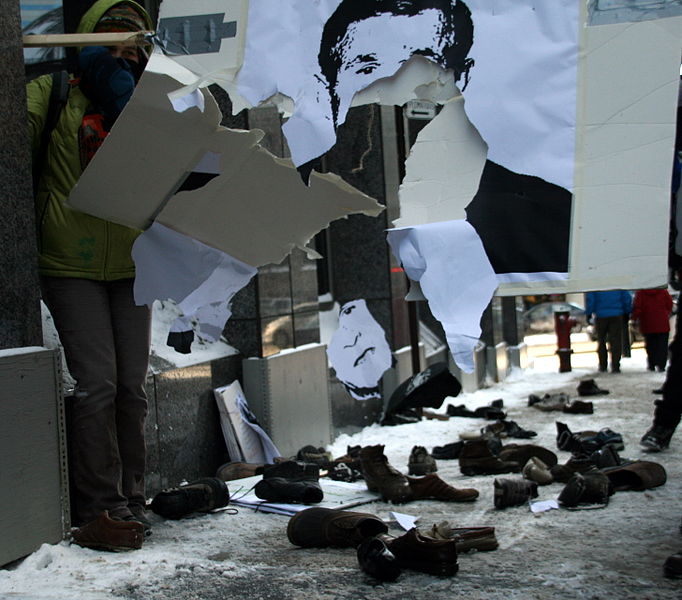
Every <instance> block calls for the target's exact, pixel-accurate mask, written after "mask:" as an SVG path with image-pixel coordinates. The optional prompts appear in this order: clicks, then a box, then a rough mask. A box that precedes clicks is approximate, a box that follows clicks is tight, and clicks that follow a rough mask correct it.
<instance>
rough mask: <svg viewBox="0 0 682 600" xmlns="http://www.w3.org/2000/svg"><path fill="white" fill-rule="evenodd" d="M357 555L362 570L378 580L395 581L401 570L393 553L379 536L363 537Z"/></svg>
mask: <svg viewBox="0 0 682 600" xmlns="http://www.w3.org/2000/svg"><path fill="white" fill-rule="evenodd" d="M357 556H358V564H359V565H360V568H361V569H362V571H363V572H364V573H367V575H370V576H371V577H374V578H375V579H378V580H379V581H395V580H396V579H398V577H399V576H400V573H401V572H402V569H401V568H400V565H399V564H398V560H397V559H396V557H395V555H394V554H393V552H391V551H390V550H389V549H388V546H387V545H386V542H385V541H384V540H383V539H381V538H378V537H371V538H365V539H364V540H363V541H362V542H360V545H359V546H358V549H357Z"/></svg>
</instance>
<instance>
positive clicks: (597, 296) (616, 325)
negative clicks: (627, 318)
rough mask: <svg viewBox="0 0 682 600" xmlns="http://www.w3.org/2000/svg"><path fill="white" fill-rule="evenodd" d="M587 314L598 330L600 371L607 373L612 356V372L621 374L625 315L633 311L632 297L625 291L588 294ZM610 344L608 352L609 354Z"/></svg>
mask: <svg viewBox="0 0 682 600" xmlns="http://www.w3.org/2000/svg"><path fill="white" fill-rule="evenodd" d="M586 297H587V306H586V308H585V313H586V314H587V319H588V321H592V318H593V317H594V324H595V327H596V329H597V343H598V346H597V354H598V356H599V370H600V371H602V372H605V371H606V370H607V366H608V354H609V353H610V354H611V372H612V373H620V358H621V355H622V353H623V315H627V314H629V313H630V312H631V310H632V296H631V294H630V292H627V291H625V290H610V291H607V292H588V293H587V294H586ZM607 342H608V352H607Z"/></svg>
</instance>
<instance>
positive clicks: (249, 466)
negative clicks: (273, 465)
mask: <svg viewBox="0 0 682 600" xmlns="http://www.w3.org/2000/svg"><path fill="white" fill-rule="evenodd" d="M264 466H265V465H260V464H254V463H245V462H236V461H232V462H228V463H225V464H224V465H220V466H219V467H218V470H217V471H216V474H215V476H216V477H217V478H218V479H222V480H223V481H234V480H235V479H243V478H244V477H253V476H254V475H262V474H263V467H264Z"/></svg>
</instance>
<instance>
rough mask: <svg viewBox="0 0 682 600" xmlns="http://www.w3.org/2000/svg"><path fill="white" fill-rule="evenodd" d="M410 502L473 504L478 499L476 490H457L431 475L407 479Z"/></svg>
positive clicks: (433, 474)
mask: <svg viewBox="0 0 682 600" xmlns="http://www.w3.org/2000/svg"><path fill="white" fill-rule="evenodd" d="M407 481H408V482H409V484H410V490H411V491H412V500H426V499H427V498H429V499H432V500H443V501H445V502H473V501H474V500H476V498H478V490H475V489H473V488H463V489H457V488H455V487H452V486H451V485H448V484H447V483H445V482H444V481H443V480H442V479H441V478H440V477H438V475H436V474H435V473H431V474H429V475H426V476H425V477H408V478H407Z"/></svg>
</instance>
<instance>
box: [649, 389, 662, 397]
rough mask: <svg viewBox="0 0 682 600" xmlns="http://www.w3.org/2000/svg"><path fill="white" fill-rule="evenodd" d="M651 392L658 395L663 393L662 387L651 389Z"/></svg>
mask: <svg viewBox="0 0 682 600" xmlns="http://www.w3.org/2000/svg"><path fill="white" fill-rule="evenodd" d="M651 393H652V394H656V395H658V396H660V395H661V394H662V393H663V388H662V387H660V388H656V389H655V390H651Z"/></svg>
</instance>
